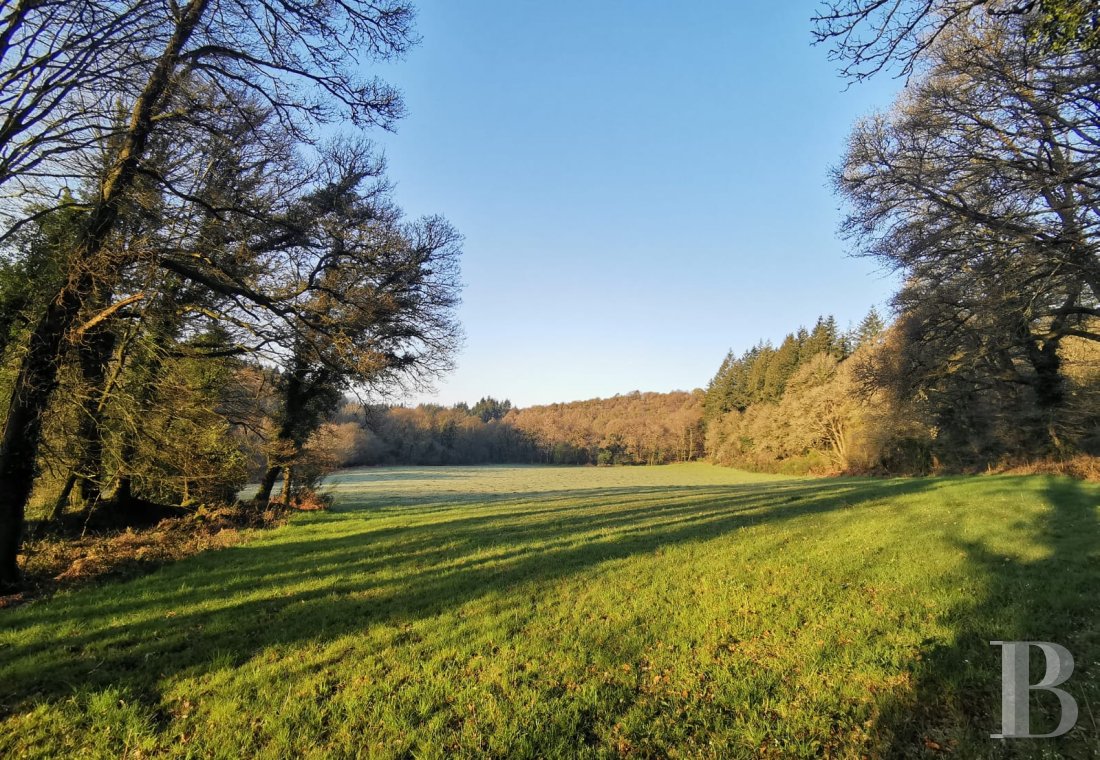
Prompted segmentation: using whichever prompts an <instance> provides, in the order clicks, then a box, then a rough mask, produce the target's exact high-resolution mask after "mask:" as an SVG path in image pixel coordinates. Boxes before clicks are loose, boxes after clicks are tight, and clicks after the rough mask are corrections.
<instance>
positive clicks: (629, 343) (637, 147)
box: [376, 0, 900, 405]
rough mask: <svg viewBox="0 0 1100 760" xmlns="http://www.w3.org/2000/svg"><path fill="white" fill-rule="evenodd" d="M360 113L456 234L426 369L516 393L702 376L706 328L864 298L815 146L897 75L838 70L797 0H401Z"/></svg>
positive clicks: (415, 201)
mask: <svg viewBox="0 0 1100 760" xmlns="http://www.w3.org/2000/svg"><path fill="white" fill-rule="evenodd" d="M418 6H419V21H418V29H419V31H420V33H421V35H422V37H423V43H422V44H421V45H420V46H419V47H417V48H415V49H414V50H413V51H412V52H411V53H410V54H409V56H408V57H407V59H406V60H404V61H401V62H399V63H397V64H394V65H393V66H386V67H385V68H383V69H381V71H380V73H381V74H382V75H383V76H384V77H385V78H387V79H388V80H389V81H391V82H393V83H394V84H396V85H398V86H399V87H400V88H401V89H402V90H403V92H404V95H405V99H406V103H407V106H408V111H409V115H408V117H407V118H406V119H404V120H403V121H402V122H401V124H400V125H399V126H398V129H397V133H396V134H393V135H377V136H376V139H377V142H378V143H379V145H380V146H381V147H383V148H384V150H385V153H386V155H387V157H388V160H389V168H390V174H391V176H392V178H393V179H394V180H395V182H396V184H397V199H398V201H399V203H401V204H402V205H403V206H404V207H405V209H406V210H407V211H408V212H409V213H410V214H414V215H419V214H424V213H436V212H438V213H442V214H443V215H445V216H446V217H447V218H449V219H450V220H451V221H452V222H453V223H454V224H455V225H456V226H457V227H458V228H459V230H460V231H461V232H462V233H463V234H464V235H465V238H466V242H465V253H464V256H463V264H462V268H463V280H464V282H465V283H466V288H465V291H464V295H463V305H462V307H461V310H460V317H461V320H462V323H463V326H464V329H465V332H466V342H465V347H464V348H463V350H462V352H461V354H460V355H459V356H458V368H457V370H456V371H455V372H454V373H453V374H451V375H450V376H449V377H447V378H446V379H444V380H443V381H441V382H439V383H438V384H437V388H438V392H437V393H435V394H432V395H422V396H416V397H413V398H411V399H408V400H409V401H412V402H416V401H436V402H439V403H444V404H451V403H454V402H457V401H462V400H465V401H471V402H472V401H476V400H477V399H478V398H479V397H481V396H483V395H493V396H496V397H498V398H510V399H512V401H513V402H514V403H517V404H520V405H530V404H536V403H545V402H551V401H567V400H573V399H581V398H592V397H597V396H602V397H607V396H611V395H614V394H615V393H624V392H628V391H631V390H635V389H639V390H654V391H667V390H673V389H691V388H695V387H702V386H704V385H705V384H706V383H707V381H708V380H709V379H710V377H711V376H712V375H713V374H714V371H715V370H716V369H717V367H718V364H719V363H720V362H721V360H722V357H723V356H724V355H725V353H726V351H727V350H728V349H730V348H733V349H734V350H736V351H738V352H739V351H742V350H744V349H746V348H748V347H750V346H751V345H752V344H754V343H755V342H756V341H757V340H759V339H761V338H767V339H771V340H773V341H774V340H778V339H781V338H782V336H783V335H784V334H785V333H787V332H789V331H791V330H793V329H795V328H797V327H798V325H800V324H807V325H809V324H812V322H813V321H814V319H815V318H816V317H817V316H818V315H819V314H825V313H832V314H834V315H835V316H836V318H837V320H838V322H839V323H840V325H842V326H845V325H847V324H848V323H849V321H858V320H859V319H860V318H861V317H862V315H863V314H864V313H866V311H867V309H868V308H869V307H870V306H871V305H872V304H875V305H878V306H879V307H881V306H882V305H883V304H885V303H886V301H887V300H888V298H889V295H890V293H891V292H892V290H893V288H894V282H893V280H892V279H891V278H890V277H888V276H887V275H886V274H885V273H883V272H882V271H881V270H879V269H878V267H877V265H875V264H874V263H873V262H871V261H868V260H866V259H854V258H851V257H849V256H848V255H847V251H846V249H845V246H844V244H843V243H842V242H841V241H839V240H838V239H837V237H836V228H837V224H838V222H839V219H840V212H839V210H838V206H839V201H838V200H837V199H836V198H835V197H834V196H833V194H832V191H831V189H830V187H829V180H828V170H829V167H830V166H832V165H835V163H836V162H837V161H838V160H839V157H840V155H841V152H842V150H843V147H844V141H845V137H846V135H847V133H848V130H849V128H850V126H851V124H852V122H853V121H854V120H855V119H856V118H857V117H858V116H860V115H862V114H866V113H869V112H871V111H873V110H875V109H877V108H884V107H886V106H887V105H888V104H889V102H890V100H891V99H892V97H893V94H894V92H895V91H896V90H897V89H898V88H899V87H900V83H899V82H898V81H896V80H893V79H889V78H886V77H882V78H879V79H877V80H876V81H873V82H872V83H870V84H867V85H859V86H855V87H853V88H851V89H849V90H847V91H845V88H844V83H843V82H842V81H841V80H840V79H839V78H838V77H837V75H836V71H835V66H834V64H833V63H831V62H830V61H828V60H827V57H826V51H825V50H824V49H823V48H820V47H818V48H815V47H811V45H810V28H811V27H810V21H809V19H810V16H811V15H812V13H813V10H814V8H815V2H813V1H812V0H783V1H781V2H775V1H774V0H754V1H752V2H749V1H747V0H746V1H744V2H736V3H730V2H718V1H717V0H716V1H715V2H709V3H703V2H699V3H676V2H672V1H671V0H666V1H665V2H642V1H639V0H631V1H630V2H627V1H626V0H600V2H591V0H587V1H581V0H560V1H558V2H552V3H546V2H528V1H527V0H499V1H497V2H488V1H483V2H463V3H456V2H447V0H419V3H418Z"/></svg>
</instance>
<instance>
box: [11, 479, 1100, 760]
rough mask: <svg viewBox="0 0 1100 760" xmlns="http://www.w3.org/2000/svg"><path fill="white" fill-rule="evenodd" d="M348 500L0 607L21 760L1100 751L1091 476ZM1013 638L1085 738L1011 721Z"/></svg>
mask: <svg viewBox="0 0 1100 760" xmlns="http://www.w3.org/2000/svg"><path fill="white" fill-rule="evenodd" d="M331 488H332V490H333V492H334V494H335V496H336V498H337V504H338V507H337V509H336V510H335V511H333V512H330V513H326V514H316V513H314V514H310V515H305V516H301V517H299V518H297V519H296V520H294V521H293V523H292V524H291V525H289V526H287V527H284V528H280V529H277V530H275V531H271V532H268V533H266V534H263V535H262V536H261V537H260V538H258V539H257V540H255V541H252V542H250V543H248V544H246V545H242V546H237V547H233V548H229V549H225V550H222V551H217V552H210V553H207V554H204V555H200V556H197V557H194V558H192V559H189V560H186V561H182V562H179V563H176V564H173V565H170V566H167V567H164V568H163V569H161V570H159V571H158V572H156V573H154V574H152V575H149V576H147V577H143V578H139V579H136V580H133V581H130V582H126V583H114V584H110V585H104V586H102V587H98V588H91V589H85V590H82V591H78V592H73V593H68V594H64V595H61V596H58V597H55V598H53V599H50V600H45V601H40V602H36V603H32V604H30V605H27V606H25V607H23V608H19V609H16V610H13V611H5V612H0V701H2V702H3V712H4V719H3V724H2V726H0V755H2V756H17V757H18V756H24V755H26V756H43V757H52V756H58V755H75V754H81V755H84V756H103V757H117V756H131V757H137V756H150V755H155V756H193V757H207V756H214V757H240V756H250V755H258V756H268V757H290V756H307V757H318V758H322V757H324V758H328V757H342V756H356V755H377V756H380V757H418V758H421V757H422V758H433V757H450V756H455V755H464V756H470V757H483V756H498V757H517V756H518V757H586V756H591V757H609V756H639V757H663V756H686V757H757V756H775V757H789V756H795V757H799V756H821V755H830V756H842V757H844V756H859V755H861V754H864V755H870V756H883V757H904V756H907V755H911V756H921V755H924V754H927V755H929V756H934V755H936V754H938V750H937V748H939V749H942V750H953V752H954V756H956V757H960V756H961V757H996V756H1001V755H1004V756H1012V755H1022V756H1042V754H1043V753H1045V754H1046V755H1047V756H1050V757H1092V756H1094V755H1096V754H1098V753H1100V739H1098V730H1097V729H1098V727H1097V716H1096V715H1095V714H1094V712H1093V711H1095V710H1100V678H1098V676H1097V671H1098V669H1100V663H1098V661H1100V626H1098V625H1097V623H1098V621H1100V618H1098V610H1100V604H1098V602H1100V526H1098V522H1097V521H1098V506H1097V505H1098V504H1100V488H1098V487H1096V486H1093V485H1085V484H1082V483H1078V482H1074V481H1070V480H1064V479H1055V478H1041V477H983V478H952V479H913V480H903V479H898V480H851V479H842V480H799V479H786V478H779V477H775V476H763V475H752V474H747V473H741V472H737V471H733V470H726V469H719V468H712V467H708V466H706V465H684V466H669V467H652V468H605V469H604V468H601V469H596V468H578V469H569V468H538V467H489V468H466V469H461V468H453V469H451V468H395V469H379V470H360V471H352V472H347V473H342V474H340V475H339V476H337V477H336V478H334V481H333V484H332V485H331ZM991 639H1033V640H1036V639H1037V640H1050V641H1057V642H1059V643H1062V644H1064V645H1065V646H1066V647H1068V648H1069V649H1070V651H1071V652H1073V653H1074V655H1075V657H1076V660H1077V671H1076V673H1075V674H1074V676H1073V678H1072V680H1071V681H1070V682H1069V683H1068V684H1067V685H1066V688H1067V689H1068V690H1069V691H1070V692H1071V693H1072V694H1074V696H1076V697H1077V699H1078V702H1079V703H1080V705H1081V719H1080V722H1079V725H1078V728H1077V729H1075V730H1074V731H1073V732H1072V733H1071V734H1069V735H1067V736H1066V737H1064V738H1062V739H1058V740H1055V741H1048V742H1039V741H1036V742H1023V743H1021V742H1010V743H1005V742H996V741H993V740H990V739H989V738H988V734H990V733H993V732H995V731H996V730H997V728H998V725H999V723H998V718H999V716H998V705H999V702H998V700H999V688H1000V687H999V678H1000V670H999V668H1000V665H999V650H998V649H995V648H994V647H991V646H990V645H989V643H988V642H989V641H990V640H991ZM1046 696H1049V695H1046ZM1052 707H1053V706H1052V705H1051V704H1050V703H1049V702H1048V701H1047V700H1043V699H1038V700H1037V701H1036V707H1035V710H1034V716H1033V723H1034V724H1035V727H1036V730H1040V729H1044V728H1045V727H1048V726H1052V725H1053V722H1054V718H1053V717H1052V710H1051V709H1050V708H1052Z"/></svg>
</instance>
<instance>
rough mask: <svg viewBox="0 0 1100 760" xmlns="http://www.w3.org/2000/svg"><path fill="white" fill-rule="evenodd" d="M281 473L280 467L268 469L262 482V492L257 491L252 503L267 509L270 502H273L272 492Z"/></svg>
mask: <svg viewBox="0 0 1100 760" xmlns="http://www.w3.org/2000/svg"><path fill="white" fill-rule="evenodd" d="M279 471H280V468H279V466H278V465H272V466H271V467H268V468H267V472H265V473H264V477H263V480H261V481H260V490H258V491H256V495H255V496H253V497H252V501H253V502H255V503H256V505H257V506H259V507H266V506H267V504H268V502H269V501H271V491H272V490H273V489H274V488H275V481H276V480H278V479H279Z"/></svg>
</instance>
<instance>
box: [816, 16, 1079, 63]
mask: <svg viewBox="0 0 1100 760" xmlns="http://www.w3.org/2000/svg"><path fill="white" fill-rule="evenodd" d="M983 16H988V17H994V18H996V17H999V18H1013V19H1016V20H1017V21H1020V22H1022V24H1021V25H1020V27H1019V29H1020V31H1021V33H1022V34H1023V35H1025V36H1026V37H1029V38H1031V39H1033V40H1038V41H1040V42H1041V43H1042V44H1043V45H1044V46H1045V47H1047V48H1048V49H1051V48H1053V49H1059V50H1064V49H1074V48H1075V49H1079V50H1087V49H1095V48H1096V46H1097V45H1098V44H1100V8H1097V7H1096V5H1095V3H1093V2H1092V1H1091V0H824V2H822V4H821V6H820V10H819V11H818V12H817V14H816V15H815V16H814V17H813V22H814V25H815V28H814V40H815V41H816V42H818V43H827V44H830V45H831V46H832V51H831V54H832V56H833V59H834V60H837V61H839V62H840V63H841V74H842V75H843V76H844V77H846V78H849V79H852V80H857V81H858V80H862V79H866V78H868V77H871V76H874V75H875V74H878V73H879V72H881V71H883V70H884V69H890V68H894V70H896V71H897V73H898V74H900V75H901V76H905V77H908V76H909V75H911V74H912V73H913V72H914V70H915V68H916V67H917V66H918V65H919V64H920V63H921V61H922V60H923V59H924V57H925V56H926V54H927V53H929V52H930V51H931V50H932V49H933V47H934V46H935V44H936V41H937V40H938V39H940V37H941V36H943V35H944V34H946V33H950V32H952V31H953V30H957V29H959V28H961V27H965V26H966V25H968V24H969V23H971V22H972V21H974V20H976V19H980V18H981V17H983Z"/></svg>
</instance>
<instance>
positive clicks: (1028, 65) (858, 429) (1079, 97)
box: [0, 0, 1100, 586]
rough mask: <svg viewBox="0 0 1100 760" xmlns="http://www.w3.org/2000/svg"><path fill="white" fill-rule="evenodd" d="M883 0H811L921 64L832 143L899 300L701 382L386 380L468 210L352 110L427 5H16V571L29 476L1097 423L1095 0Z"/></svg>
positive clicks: (125, 492)
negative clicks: (414, 196)
mask: <svg viewBox="0 0 1100 760" xmlns="http://www.w3.org/2000/svg"><path fill="white" fill-rule="evenodd" d="M896 5H897V8H896V9H895V10H894V11H890V10H889V9H890V8H894V6H895V4H884V3H880V2H874V1H873V0H836V1H835V2H826V3H823V5H822V6H821V12H820V14H819V17H818V18H817V19H816V24H817V26H816V32H815V34H816V36H817V39H818V41H820V42H822V43H824V44H827V45H829V46H830V49H831V50H832V52H833V54H834V56H835V58H836V59H837V60H838V61H839V62H840V63H841V66H842V68H843V71H844V74H845V75H846V76H848V77H850V78H853V79H860V78H864V77H867V76H871V75H874V74H876V73H878V72H881V71H884V70H892V71H894V72H895V73H901V74H903V75H904V76H906V77H908V85H907V87H906V88H905V89H904V90H903V91H902V94H901V95H900V96H899V99H898V101H897V102H896V103H895V104H894V106H893V107H892V108H891V109H890V110H889V111H888V112H885V113H880V114H876V115H873V116H870V117H868V118H866V119H864V120H862V121H860V122H859V123H857V124H856V125H855V127H854V129H853V131H852V134H851V137H850V140H849V144H848V148H847V151H846V153H845V155H844V156H842V157H841V158H840V162H839V164H838V166H837V168H836V170H835V173H834V177H833V179H834V182H835V186H836V189H837V192H838V194H839V195H840V197H841V198H842V199H843V200H844V203H845V206H846V209H847V218H846V220H845V222H844V224H843V227H842V234H843V235H844V236H845V237H846V238H847V239H848V240H849V242H850V244H851V247H852V250H853V252H854V253H856V254H858V255H864V256H869V257H872V258H874V259H876V260H877V261H879V262H880V263H881V264H883V265H884V266H885V267H887V268H889V269H891V270H895V271H897V272H899V273H900V274H901V275H902V277H903V280H904V285H903V286H902V288H901V290H900V292H899V293H898V294H897V296H896V298H895V300H894V302H893V304H892V305H891V313H890V314H889V315H887V317H886V318H883V317H880V316H879V315H877V314H874V313H872V314H871V315H869V316H868V318H867V319H866V320H865V321H864V322H863V323H862V324H861V325H860V326H859V327H858V328H857V329H856V330H854V331H851V332H849V333H845V334H841V333H840V332H838V329H837V327H836V325H835V323H834V322H833V321H832V320H831V319H829V318H825V319H822V320H820V321H819V322H818V323H817V324H816V325H814V326H813V327H812V328H810V329H803V330H798V331H796V332H794V333H792V334H791V335H788V336H787V337H786V338H785V339H784V340H782V341H781V342H780V343H779V344H778V345H777V346H776V345H771V344H768V343H766V342H765V343H760V344H758V345H757V346H754V347H752V348H749V349H748V350H747V351H741V352H733V353H731V354H730V355H729V356H727V357H726V358H725V360H724V361H722V363H721V366H720V368H719V370H718V372H717V374H716V375H715V377H714V378H713V379H712V380H711V381H710V383H709V385H708V387H707V389H706V391H705V392H703V391H696V392H690V393H689V392H681V393H670V394H649V393H647V394H641V393H632V394H627V395H623V396H617V397H615V398H612V399H604V400H593V401H584V402H574V403H568V404H555V405H550V406H541V407H532V408H527V409H512V408H511V407H510V405H509V404H507V403H502V402H496V401H493V400H491V399H483V400H482V401H481V402H479V403H478V404H475V405H474V406H473V407H464V406H462V405H460V406H458V407H455V408H451V409H445V408H440V407H431V406H424V407H418V408H416V409H404V408H400V407H385V406H380V405H378V404H377V403H376V402H375V399H377V398H379V397H381V394H380V393H378V392H379V391H385V392H386V393H387V394H392V393H393V392H395V391H399V390H402V389H419V388H423V387H426V384H428V383H429V382H430V381H431V379H432V378H435V377H438V376H440V375H442V374H443V373H445V372H446V371H447V370H448V369H449V368H450V367H451V365H452V363H453V361H454V356H455V352H456V349H457V347H458V346H459V344H460V339H461V335H460V328H459V326H458V324H457V322H456V319H455V307H456V305H457V303H458V299H459V277H458V261H459V256H460V250H461V243H462V241H461V237H460V235H459V233H458V232H457V231H456V230H454V229H453V228H452V227H451V226H450V225H449V224H448V223H447V222H446V221H445V220H444V219H443V218H442V217H428V218H423V219H407V218H406V217H405V216H404V215H403V214H402V212H401V210H400V208H399V206H398V205H397V203H396V200H395V198H394V197H393V193H392V192H391V187H390V184H389V182H388V180H387V178H386V174H385V167H384V165H383V162H382V161H381V160H380V158H379V157H378V155H377V154H376V153H375V151H374V150H373V149H372V148H371V146H370V143H369V142H368V141H367V140H366V138H365V130H368V129H370V128H389V127H391V126H392V125H393V123H394V122H395V121H396V120H397V119H399V118H400V117H401V115H402V113H403V106H402V102H401V98H400V95H399V93H397V92H396V91H395V90H394V89H393V88H392V87H390V86H389V85H388V84H387V83H385V82H384V81H381V80H379V79H377V78H373V77H371V76H369V75H363V73H362V72H363V71H365V70H367V69H368V68H369V66H370V64H371V63H376V62H379V61H385V60H389V59H393V58H398V57H400V56H401V55H402V54H404V53H405V52H406V51H407V50H408V49H409V48H410V46H411V45H413V44H414V43H415V42H416V34H415V31H414V29H413V25H412V22H413V9H412V8H411V6H409V5H408V4H407V3H405V2H402V0H384V1H383V2H372V3H366V2H359V1H358V0H349V2H343V3H324V4H308V5H300V4H294V3H287V2H281V1H276V2H273V3H269V2H253V0H188V2H184V3H176V2H165V1H164V0H138V1H137V2H131V3H116V2H110V1H101V0H56V1H55V2H49V3H38V2H14V3H9V4H6V5H5V6H4V8H3V10H0V414H3V417H4V423H3V438H2V441H0V586H13V585H16V584H18V583H19V575H20V573H19V555H20V546H21V542H22V539H23V535H24V532H25V524H26V517H27V514H28V509H29V510H31V514H32V515H33V516H34V517H36V518H40V519H41V520H43V521H45V522H49V521H50V520H54V521H58V520H62V518H64V517H65V516H66V515H71V514H80V515H86V514H89V513H90V512H92V511H99V512H101V513H112V512H113V513H117V514H120V515H122V514H134V513H140V512H142V511H143V510H145V511H149V510H153V509H155V508H156V507H157V506H158V505H194V504H197V503H202V502H215V501H233V500H234V499H235V495H236V494H237V493H238V491H239V489H240V488H241V486H243V485H244V484H245V483H246V482H248V481H250V480H254V481H257V482H259V483H260V488H259V491H258V493H257V495H256V497H255V498H254V499H253V500H252V501H251V502H250V506H249V507H248V508H249V509H252V510H254V511H262V510H263V509H264V508H265V507H266V506H267V504H268V502H269V500H270V498H271V496H272V494H273V493H276V492H278V493H281V494H283V496H281V497H280V498H282V499H285V500H286V501H287V502H289V501H291V500H292V499H293V498H295V496H297V495H304V494H308V492H309V489H310V488H311V487H312V485H313V483H314V482H315V480H316V478H317V476H318V475H319V474H321V473H322V472H324V471H325V469H326V468H331V467H333V466H339V465H347V464H381V463H423V464H443V463H448V464H451V463H474V462H517V461H518V462H547V463H556V464H592V465H612V464H658V463H664V462H672V461H681V460H687V459H696V458H700V457H704V456H705V457H709V458H710V459H712V460H714V461H716V462H719V463H723V464H731V465H738V466H752V467H762V468H769V469H776V468H778V469H791V470H800V471H815V472H845V471H872V472H874V471H882V472H901V473H910V472H928V471H932V470H937V469H952V468H955V469H974V468H982V467H988V466H991V465H993V466H996V465H1001V464H1005V463H1011V462H1021V461H1028V460H1033V459H1044V458H1045V459H1066V458H1072V457H1075V456H1086V457H1087V456H1090V455H1096V454H1098V453H1100V369H1098V363H1097V360H1098V345H1100V234H1098V232H1100V108H1098V106H1097V103H1100V56H1097V55H1096V52H1097V45H1098V44H1100V43H1098V39H1100V33H1098V31H1097V30H1098V28H1100V11H1098V10H1097V9H1096V7H1095V5H1094V4H1092V3H1089V2H1084V0H1037V2H1025V3H1016V2H1001V1H1000V0H978V1H977V2H974V1H973V0H967V2H961V0H908V1H907V2H901V3H898V4H896ZM349 51H354V55H352V54H350V53H349ZM700 276H704V275H702V274H701V275H700ZM792 327H793V326H792ZM717 358H718V357H716V359H717ZM704 381H705V378H700V383H702V382H704ZM349 393H354V394H356V395H357V396H358V397H360V398H365V399H366V401H367V403H366V404H365V405H361V404H349V402H348V401H347V396H348V394H349ZM280 480H281V481H282V486H281V487H280V488H279V489H278V491H277V490H276V485H277V484H278V483H279V481H280Z"/></svg>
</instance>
